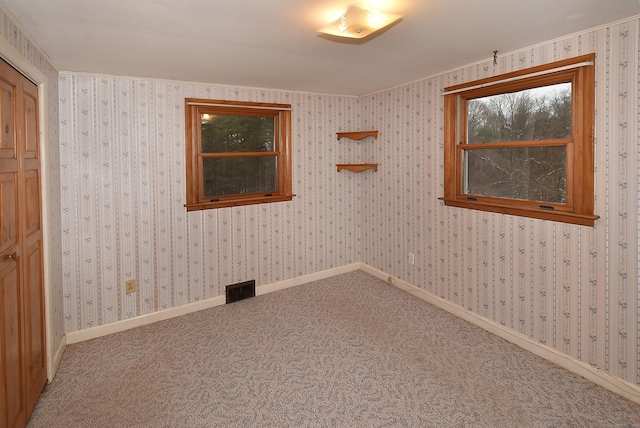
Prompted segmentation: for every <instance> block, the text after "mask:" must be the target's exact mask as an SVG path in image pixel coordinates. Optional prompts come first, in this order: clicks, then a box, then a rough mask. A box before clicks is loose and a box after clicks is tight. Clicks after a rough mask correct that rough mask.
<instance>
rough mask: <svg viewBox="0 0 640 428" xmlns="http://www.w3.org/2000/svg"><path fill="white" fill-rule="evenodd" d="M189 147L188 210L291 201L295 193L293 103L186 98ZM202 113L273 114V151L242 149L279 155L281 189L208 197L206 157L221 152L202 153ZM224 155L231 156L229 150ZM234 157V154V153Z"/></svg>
mask: <svg viewBox="0 0 640 428" xmlns="http://www.w3.org/2000/svg"><path fill="white" fill-rule="evenodd" d="M185 113H186V148H187V159H186V162H187V165H186V166H187V203H186V204H185V207H186V208H187V211H197V210H207V209H215V208H225V207H234V206H243V205H254V204H265V203H271V202H285V201H291V200H292V199H293V197H294V196H295V195H294V194H293V193H292V192H291V190H292V184H291V183H292V179H291V171H292V167H291V105H290V104H273V103H257V102H244V101H228V100H207V99H200V98H187V99H185ZM202 114H222V115H224V114H226V115H234V116H256V115H265V116H273V117H274V119H275V121H274V123H275V125H274V126H275V129H274V130H275V147H274V151H273V152H268V153H263V152H255V153H254V152H242V155H243V156H275V157H276V159H277V160H276V170H277V180H276V182H277V189H276V190H275V191H273V192H270V193H252V194H241V195H230V196H219V197H216V198H214V199H212V198H211V197H205V196H204V188H203V183H204V177H203V159H204V158H215V157H219V156H221V155H219V154H215V153H202V126H201V123H202V122H201V117H202V116H201V115H202ZM224 156H229V153H226V154H225V155H224ZM231 156H233V154H231Z"/></svg>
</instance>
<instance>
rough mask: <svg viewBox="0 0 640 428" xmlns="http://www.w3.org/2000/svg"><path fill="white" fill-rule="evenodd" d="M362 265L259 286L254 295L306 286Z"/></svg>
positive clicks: (352, 265)
mask: <svg viewBox="0 0 640 428" xmlns="http://www.w3.org/2000/svg"><path fill="white" fill-rule="evenodd" d="M362 266H363V264H362V263H352V264H350V265H345V266H340V267H337V268H333V269H327V270H323V271H321V272H316V273H311V274H308V275H303V276H298V277H295V278H291V279H285V280H284V281H279V282H274V283H272V284H267V285H263V286H260V287H258V288H257V289H256V295H258V296H259V295H262V294H267V293H273V292H274V291H279V290H284V289H286V288H290V287H295V286H297V285H302V284H306V283H308V282H313V281H319V280H321V279H326V278H331V277H332V276H336V275H341V274H343V273H347V272H353V271H354V270H360V269H362Z"/></svg>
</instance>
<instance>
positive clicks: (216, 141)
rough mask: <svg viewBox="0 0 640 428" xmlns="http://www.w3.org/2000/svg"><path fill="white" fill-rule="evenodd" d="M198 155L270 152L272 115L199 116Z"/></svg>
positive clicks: (272, 136) (272, 149) (272, 130)
mask: <svg viewBox="0 0 640 428" xmlns="http://www.w3.org/2000/svg"><path fill="white" fill-rule="evenodd" d="M201 120H202V153H229V152H272V151H274V147H275V144H274V123H275V119H274V118H273V117H272V116H228V115H220V114H216V115H214V114H202V115H201Z"/></svg>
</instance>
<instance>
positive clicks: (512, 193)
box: [463, 83, 572, 204]
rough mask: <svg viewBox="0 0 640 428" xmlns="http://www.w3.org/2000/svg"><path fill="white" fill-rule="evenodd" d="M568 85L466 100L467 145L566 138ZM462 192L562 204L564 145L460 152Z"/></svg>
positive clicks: (564, 174) (568, 122) (564, 177)
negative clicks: (462, 158)
mask: <svg viewBox="0 0 640 428" xmlns="http://www.w3.org/2000/svg"><path fill="white" fill-rule="evenodd" d="M571 117H572V116H571V84H570V83H562V84H557V85H552V86H546V87H543V88H535V89H527V90H524V91H518V92H511V93H506V94H499V95H493V96H489V97H483V98H477V99H472V100H469V101H468V102H467V144H470V145H472V144H483V143H496V142H514V141H520V142H522V141H534V140H559V139H567V138H571ZM463 169H464V171H465V193H469V194H475V195H483V196H496V197H500V198H512V199H520V200H530V201H539V202H555V203H560V204H562V203H565V202H566V200H567V199H566V197H567V180H566V175H567V174H566V173H567V164H566V148H565V146H549V147H508V148H493V149H484V148H480V147H472V148H469V149H468V150H465V156H464V168H463Z"/></svg>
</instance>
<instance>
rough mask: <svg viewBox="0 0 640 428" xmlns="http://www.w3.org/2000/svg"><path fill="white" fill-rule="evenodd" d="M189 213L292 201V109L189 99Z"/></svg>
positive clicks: (271, 105) (187, 104) (187, 103)
mask: <svg viewBox="0 0 640 428" xmlns="http://www.w3.org/2000/svg"><path fill="white" fill-rule="evenodd" d="M186 115H187V117H186V119H187V130H186V132H187V204H186V207H187V210H188V211H193V210H202V209H209V208H221V207H229V206H237V205H250V204H261V203H266V202H280V201H290V200H291V199H292V197H293V196H294V195H292V193H291V149H290V146H291V141H290V140H291V106H290V105H289V104H268V103H250V102H238V101H221V100H202V99H193V98H189V99H187V100H186Z"/></svg>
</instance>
